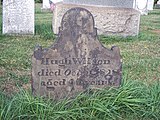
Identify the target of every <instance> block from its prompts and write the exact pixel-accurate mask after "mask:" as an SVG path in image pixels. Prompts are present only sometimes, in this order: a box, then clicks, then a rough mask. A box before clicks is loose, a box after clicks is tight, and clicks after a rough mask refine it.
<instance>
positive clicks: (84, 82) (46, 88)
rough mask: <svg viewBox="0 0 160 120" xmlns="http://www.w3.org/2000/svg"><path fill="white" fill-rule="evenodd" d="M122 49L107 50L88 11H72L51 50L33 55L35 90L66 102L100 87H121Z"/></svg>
mask: <svg viewBox="0 0 160 120" xmlns="http://www.w3.org/2000/svg"><path fill="white" fill-rule="evenodd" d="M121 75H122V63H121V56H120V49H119V48H118V47H116V46H114V47H112V48H111V49H107V48H105V47H104V46H103V45H102V44H101V43H100V41H99V40H98V36H97V29H96V28H95V23H94V18H93V16H92V14H91V13H90V12H89V11H88V10H86V9H84V8H72V9H70V10H68V11H67V12H66V13H65V14H64V16H63V18H62V22H61V27H60V29H59V34H58V38H57V40H56V41H55V43H54V44H53V45H51V46H50V47H49V48H48V49H42V47H36V49H35V51H34V54H33V56H32V90H33V94H34V95H36V96H39V95H40V96H44V97H50V98H52V99H57V100H58V99H62V98H65V97H75V96H76V95H77V94H78V93H80V92H84V91H86V90H89V89H90V90H95V89H97V88H106V87H119V86H120V84H121Z"/></svg>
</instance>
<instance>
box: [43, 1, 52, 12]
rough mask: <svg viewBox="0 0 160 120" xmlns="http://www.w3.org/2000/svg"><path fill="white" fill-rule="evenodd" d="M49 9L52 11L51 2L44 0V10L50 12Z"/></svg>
mask: <svg viewBox="0 0 160 120" xmlns="http://www.w3.org/2000/svg"><path fill="white" fill-rule="evenodd" d="M48 9H50V3H49V0H43V2H42V10H48Z"/></svg>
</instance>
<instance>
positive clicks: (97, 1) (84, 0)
mask: <svg viewBox="0 0 160 120" xmlns="http://www.w3.org/2000/svg"><path fill="white" fill-rule="evenodd" d="M64 3H69V4H80V5H101V6H111V7H119V8H121V7H122V8H133V4H134V0H64Z"/></svg>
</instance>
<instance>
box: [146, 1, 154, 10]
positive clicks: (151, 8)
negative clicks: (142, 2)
mask: <svg viewBox="0 0 160 120" xmlns="http://www.w3.org/2000/svg"><path fill="white" fill-rule="evenodd" d="M153 6H154V0H148V4H147V9H148V10H153Z"/></svg>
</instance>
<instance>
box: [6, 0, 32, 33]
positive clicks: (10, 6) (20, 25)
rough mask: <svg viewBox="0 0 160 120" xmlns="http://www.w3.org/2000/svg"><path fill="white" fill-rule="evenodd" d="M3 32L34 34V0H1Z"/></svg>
mask: <svg viewBox="0 0 160 120" xmlns="http://www.w3.org/2000/svg"><path fill="white" fill-rule="evenodd" d="M3 34H22V35H28V34H34V0H3Z"/></svg>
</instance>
